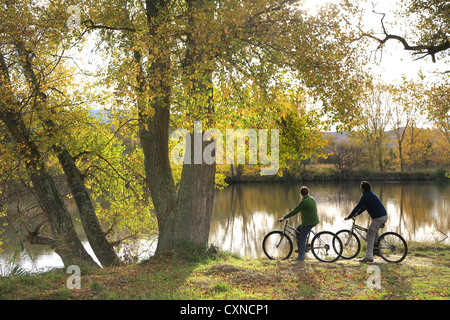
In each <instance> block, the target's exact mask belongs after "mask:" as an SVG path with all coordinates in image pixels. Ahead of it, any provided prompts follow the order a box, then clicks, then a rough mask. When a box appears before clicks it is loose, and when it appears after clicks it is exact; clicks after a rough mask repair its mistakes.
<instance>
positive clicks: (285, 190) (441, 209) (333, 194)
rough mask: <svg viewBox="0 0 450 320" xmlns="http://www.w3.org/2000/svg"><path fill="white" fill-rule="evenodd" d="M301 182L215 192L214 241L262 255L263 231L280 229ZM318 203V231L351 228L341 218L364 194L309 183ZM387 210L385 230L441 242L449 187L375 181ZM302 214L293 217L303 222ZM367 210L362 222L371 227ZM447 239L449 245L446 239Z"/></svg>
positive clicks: (345, 186)
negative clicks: (387, 217) (280, 219)
mask: <svg viewBox="0 0 450 320" xmlns="http://www.w3.org/2000/svg"><path fill="white" fill-rule="evenodd" d="M300 187H301V184H298V183H254V184H237V185H233V186H230V187H229V188H227V189H225V190H222V191H218V192H217V193H216V199H215V206H214V212H213V217H212V222H211V234H210V242H211V243H214V244H216V245H218V246H220V247H221V248H222V249H225V250H229V251H232V252H236V253H239V254H241V255H243V256H248V257H251V258H260V257H263V255H264V253H263V252H262V249H261V242H262V239H263V237H264V235H265V234H266V233H267V232H268V231H270V230H273V229H279V228H280V227H282V225H281V224H280V223H278V222H277V219H278V218H280V217H282V216H283V215H285V214H286V213H287V212H289V211H290V210H292V209H294V208H295V206H296V205H297V203H298V201H299V199H300V198H299V191H300ZM308 187H309V188H310V193H311V195H312V196H313V197H315V199H316V201H317V205H318V214H319V219H320V224H319V225H318V226H317V227H316V230H330V231H334V232H335V231H338V230H340V229H344V228H345V229H347V228H349V226H350V222H346V221H344V220H343V218H344V217H345V216H346V215H348V214H349V213H350V212H351V210H352V209H353V207H354V206H355V205H356V203H357V202H358V200H359V198H360V196H361V192H360V191H359V184H358V182H355V183H330V182H328V183H309V184H308ZM373 191H374V192H375V193H376V194H378V196H379V197H380V198H381V200H382V201H383V203H384V204H385V206H386V209H387V211H388V215H389V220H388V222H387V224H386V228H385V230H389V231H396V232H399V233H401V234H402V235H403V236H404V238H405V239H406V240H407V241H419V242H423V241H431V242H433V241H440V240H442V239H444V238H445V237H446V235H447V234H448V231H449V207H450V185H449V184H448V183H447V184H437V183H428V182H427V183H422V182H420V183H419V182H415V183H404V182H402V183H379V184H378V183H374V184H373ZM299 219H300V218H299V216H296V217H295V218H294V219H291V221H290V222H291V223H292V224H293V225H295V226H296V225H297V224H299V223H300V220H299ZM369 222H370V219H369V216H368V215H367V213H365V214H363V215H361V216H360V217H358V223H359V224H360V225H363V226H367V225H368V224H369ZM444 243H447V244H450V239H449V238H447V239H446V240H445V241H444Z"/></svg>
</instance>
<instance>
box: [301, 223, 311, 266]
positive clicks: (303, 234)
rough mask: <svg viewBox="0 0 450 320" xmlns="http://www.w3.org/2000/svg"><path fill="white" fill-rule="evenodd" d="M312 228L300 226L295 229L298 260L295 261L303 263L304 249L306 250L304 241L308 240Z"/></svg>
mask: <svg viewBox="0 0 450 320" xmlns="http://www.w3.org/2000/svg"><path fill="white" fill-rule="evenodd" d="M313 227H314V226H302V225H299V226H298V227H297V231H298V232H299V234H297V242H298V258H297V260H300V261H305V249H306V239H307V238H308V235H309V233H310V232H311V229H312V228H313Z"/></svg>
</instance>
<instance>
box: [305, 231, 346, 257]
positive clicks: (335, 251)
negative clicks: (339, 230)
mask: <svg viewBox="0 0 450 320" xmlns="http://www.w3.org/2000/svg"><path fill="white" fill-rule="evenodd" d="M342 249H343V245H342V241H341V239H339V238H338V237H336V235H335V234H334V233H332V232H330V231H322V232H319V233H317V234H316V235H315V236H314V238H313V239H312V241H311V251H312V253H313V255H314V257H316V259H317V260H319V261H322V262H335V261H336V260H338V259H339V257H340V256H341V254H342Z"/></svg>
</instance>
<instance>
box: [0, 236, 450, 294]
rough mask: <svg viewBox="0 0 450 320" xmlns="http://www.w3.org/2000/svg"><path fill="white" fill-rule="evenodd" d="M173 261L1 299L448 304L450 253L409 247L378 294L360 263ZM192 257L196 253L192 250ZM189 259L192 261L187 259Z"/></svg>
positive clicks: (14, 282) (56, 278)
mask: <svg viewBox="0 0 450 320" xmlns="http://www.w3.org/2000/svg"><path fill="white" fill-rule="evenodd" d="M188 249H189V248H184V250H183V251H182V252H181V253H168V254H167V255H164V256H158V257H153V258H151V259H149V260H147V261H145V262H142V263H139V264H135V265H128V266H123V267H114V268H106V269H100V270H88V271H82V274H81V289H79V290H69V289H67V286H66V281H67V278H68V276H69V275H68V274H67V273H66V272H65V270H56V271H52V272H48V273H45V274H42V275H32V276H31V275H26V276H24V275H18V276H12V277H9V278H0V298H1V299H50V300H54V299H62V300H67V299H74V300H76V299H88V300H123V299H158V300H160V299H162V300H179V299H182V300H195V299H220V300H229V299H232V300H247V299H259V300H272V299H282V300H285V299H287V300H290V299H293V300H303V299H389V300H394V299H401V300H412V299H426V300H429V299H449V292H450V246H448V245H435V244H428V245H423V244H415V243H412V244H410V252H409V254H408V257H407V258H406V259H405V261H404V262H402V263H400V264H388V263H385V262H383V261H382V260H380V259H379V258H377V259H376V261H375V263H374V265H376V266H378V267H379V268H380V276H381V278H380V280H381V288H380V289H370V288H369V287H368V285H367V279H368V278H369V277H370V276H371V274H370V273H368V272H367V271H368V270H367V268H368V265H361V264H360V263H359V262H358V261H357V260H356V259H354V260H350V261H344V260H339V261H338V262H336V263H332V264H327V263H321V262H319V261H317V260H307V261H306V263H304V264H299V263H296V262H291V261H269V260H266V259H261V260H248V259H243V258H240V257H238V256H236V255H233V254H230V253H227V252H221V251H217V250H215V249H211V248H208V249H207V250H197V251H195V250H191V251H190V250H188ZM190 249H192V248H190ZM189 251H190V252H191V253H189Z"/></svg>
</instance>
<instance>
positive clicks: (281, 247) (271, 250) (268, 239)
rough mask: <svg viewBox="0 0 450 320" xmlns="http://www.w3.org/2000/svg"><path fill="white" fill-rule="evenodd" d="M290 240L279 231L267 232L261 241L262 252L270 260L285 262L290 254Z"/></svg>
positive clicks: (291, 245)
mask: <svg viewBox="0 0 450 320" xmlns="http://www.w3.org/2000/svg"><path fill="white" fill-rule="evenodd" d="M292 249H293V244H292V240H291V238H289V237H288V236H287V235H286V234H285V233H283V232H281V231H272V232H269V233H268V234H267V235H266V236H265V237H264V240H263V250H264V253H265V254H266V256H267V258H269V259H271V260H286V259H289V257H290V256H291V254H292Z"/></svg>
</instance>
